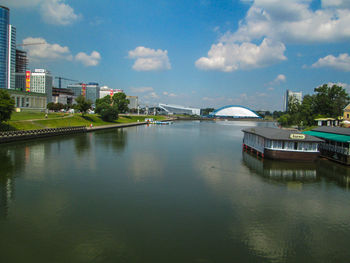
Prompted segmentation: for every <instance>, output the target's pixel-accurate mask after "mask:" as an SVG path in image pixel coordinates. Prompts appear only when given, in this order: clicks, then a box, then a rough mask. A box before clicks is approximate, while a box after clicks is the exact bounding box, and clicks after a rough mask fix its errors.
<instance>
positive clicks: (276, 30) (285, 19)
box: [221, 0, 350, 43]
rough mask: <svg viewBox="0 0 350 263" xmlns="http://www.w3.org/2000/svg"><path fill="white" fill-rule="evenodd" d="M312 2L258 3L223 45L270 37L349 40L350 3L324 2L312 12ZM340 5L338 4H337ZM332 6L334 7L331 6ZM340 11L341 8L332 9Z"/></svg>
mask: <svg viewBox="0 0 350 263" xmlns="http://www.w3.org/2000/svg"><path fill="white" fill-rule="evenodd" d="M311 2H312V1H310V0H284V1H280V0H255V1H254V2H253V4H252V6H251V7H250V9H249V11H248V12H247V15H246V17H245V18H244V20H242V21H241V22H240V24H239V29H238V30H237V31H236V32H234V33H231V32H228V33H226V34H225V35H224V36H223V38H222V40H221V41H225V40H226V41H227V40H230V41H251V40H253V39H260V38H262V37H268V38H271V39H274V40H276V41H282V42H294V43H307V42H337V41H340V40H346V39H349V38H350V29H349V27H348V25H349V23H350V10H349V9H344V8H340V7H344V6H345V5H346V6H349V4H348V3H349V1H346V4H345V1H339V0H338V1H330V0H328V1H323V5H322V7H323V8H321V9H318V10H315V11H314V10H312V9H311V8H310V5H311ZM336 2H339V4H338V5H337V4H334V3H336ZM330 3H333V4H332V5H331V4H330ZM330 7H339V8H330Z"/></svg>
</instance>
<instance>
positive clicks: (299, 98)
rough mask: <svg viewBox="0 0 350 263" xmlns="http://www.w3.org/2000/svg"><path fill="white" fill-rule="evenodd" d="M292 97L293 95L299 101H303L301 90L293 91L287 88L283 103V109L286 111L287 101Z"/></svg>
mask: <svg viewBox="0 0 350 263" xmlns="http://www.w3.org/2000/svg"><path fill="white" fill-rule="evenodd" d="M292 97H294V98H295V99H296V100H297V101H298V102H299V103H302V101H303V93H302V92H301V91H299V92H293V91H290V90H287V91H286V95H285V96H284V104H283V106H284V107H283V110H284V111H288V102H289V100H290V99H291V98H292Z"/></svg>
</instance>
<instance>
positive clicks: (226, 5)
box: [1, 0, 350, 110]
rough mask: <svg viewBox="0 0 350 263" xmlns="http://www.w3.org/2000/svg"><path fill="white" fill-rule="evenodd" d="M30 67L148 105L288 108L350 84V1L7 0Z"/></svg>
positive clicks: (6, 3)
mask: <svg viewBox="0 0 350 263" xmlns="http://www.w3.org/2000/svg"><path fill="white" fill-rule="evenodd" d="M1 4H2V5H5V6H8V7H9V8H10V10H11V11H10V12H11V18H10V19H11V24H13V25H14V26H15V27H16V28H17V43H18V44H20V43H37V42H44V43H46V44H45V45H33V46H26V48H25V49H26V50H27V51H28V55H29V59H30V65H29V66H30V68H31V69H34V68H46V69H48V70H50V71H51V72H52V74H53V75H55V76H62V77H66V78H72V79H77V80H79V81H81V82H98V83H100V85H107V86H108V87H110V88H114V89H123V90H124V91H125V92H126V93H127V94H128V95H137V96H139V98H140V102H141V103H142V104H148V105H154V104H157V103H158V102H161V103H172V104H179V105H184V106H194V107H214V108H218V107H221V106H225V105H232V104H233V105H243V106H247V107H251V108H252V109H254V110H282V104H283V94H284V92H285V91H286V89H290V90H293V91H302V92H303V94H311V93H312V92H313V89H314V88H315V87H317V86H319V85H321V84H324V83H341V85H343V87H344V88H346V89H347V90H348V92H349V91H350V86H349V85H348V83H350V74H349V72H350V56H349V52H350V51H349V43H350V27H349V25H350V1H348V0H231V1H229V0H227V1H224V0H217V1H213V0H198V1H189V0H187V1H185V0H177V1H166V0H148V1H141V0H133V1H131V0H129V1H127V0H124V1H119V0H99V1H97V0H90V1H78V0H66V1H64V0H30V1H29V0H3V1H2V3H1Z"/></svg>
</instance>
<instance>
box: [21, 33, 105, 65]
mask: <svg viewBox="0 0 350 263" xmlns="http://www.w3.org/2000/svg"><path fill="white" fill-rule="evenodd" d="M22 42H23V44H25V45H24V46H23V48H24V49H25V50H26V51H27V52H28V57H29V59H30V60H33V61H39V60H58V59H63V60H73V55H72V54H71V52H70V50H69V48H68V47H67V46H61V45H59V44H50V43H48V42H47V41H46V40H45V39H44V38H41V37H36V38H35V37H27V38H25V39H23V41H22ZM28 44H37V45H28ZM100 59H101V55H100V53H98V52H97V51H92V52H91V54H90V55H88V54H86V53H84V52H79V53H78V54H77V55H76V56H75V60H76V61H79V62H81V63H83V64H84V65H85V66H96V65H98V64H99V62H100Z"/></svg>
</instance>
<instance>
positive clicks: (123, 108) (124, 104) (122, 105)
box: [112, 92, 130, 113]
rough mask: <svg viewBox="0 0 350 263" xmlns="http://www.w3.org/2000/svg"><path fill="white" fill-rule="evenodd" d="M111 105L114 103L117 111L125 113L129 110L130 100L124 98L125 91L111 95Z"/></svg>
mask: <svg viewBox="0 0 350 263" xmlns="http://www.w3.org/2000/svg"><path fill="white" fill-rule="evenodd" d="M112 102H113V105H116V106H117V108H118V112H119V113H125V112H127V111H128V110H129V108H128V105H129V103H130V101H129V100H128V99H127V98H126V95H125V93H123V92H118V93H115V94H114V95H113V97H112Z"/></svg>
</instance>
